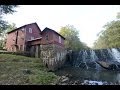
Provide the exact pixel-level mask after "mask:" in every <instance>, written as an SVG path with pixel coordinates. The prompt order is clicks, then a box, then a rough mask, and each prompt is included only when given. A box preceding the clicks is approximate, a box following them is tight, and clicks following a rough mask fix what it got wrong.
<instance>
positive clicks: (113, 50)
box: [111, 48, 120, 62]
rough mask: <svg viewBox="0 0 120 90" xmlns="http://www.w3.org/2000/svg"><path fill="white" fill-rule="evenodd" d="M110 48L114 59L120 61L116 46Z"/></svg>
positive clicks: (119, 53)
mask: <svg viewBox="0 0 120 90" xmlns="http://www.w3.org/2000/svg"><path fill="white" fill-rule="evenodd" d="M111 50H112V56H113V57H114V60H115V61H118V62H120V52H119V51H118V50H117V49H116V48H112V49H111Z"/></svg>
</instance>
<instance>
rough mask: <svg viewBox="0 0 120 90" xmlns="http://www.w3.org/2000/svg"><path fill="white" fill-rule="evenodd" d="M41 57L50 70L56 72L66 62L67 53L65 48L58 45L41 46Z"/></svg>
mask: <svg viewBox="0 0 120 90" xmlns="http://www.w3.org/2000/svg"><path fill="white" fill-rule="evenodd" d="M40 50H41V52H40V55H41V56H40V57H41V58H42V60H43V63H44V65H46V66H47V67H48V69H49V70H52V71H54V70H56V69H58V68H60V67H61V66H62V65H63V64H64V62H65V60H66V53H67V52H66V51H65V49H64V47H61V46H59V45H56V44H49V45H41V46H40Z"/></svg>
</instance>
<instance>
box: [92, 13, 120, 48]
mask: <svg viewBox="0 0 120 90" xmlns="http://www.w3.org/2000/svg"><path fill="white" fill-rule="evenodd" d="M117 18H119V15H117ZM104 28H105V30H103V31H102V32H101V33H100V34H99V38H98V39H97V41H96V42H95V43H94V48H96V49H101V48H112V47H120V20H119V19H117V20H116V21H115V20H113V21H111V22H109V23H107V24H106V25H105V26H104Z"/></svg>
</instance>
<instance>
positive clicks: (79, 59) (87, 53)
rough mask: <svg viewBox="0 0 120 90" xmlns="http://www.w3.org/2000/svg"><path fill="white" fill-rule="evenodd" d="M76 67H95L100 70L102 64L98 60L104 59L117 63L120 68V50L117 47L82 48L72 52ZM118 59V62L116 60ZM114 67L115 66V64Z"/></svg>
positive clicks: (73, 63)
mask: <svg viewBox="0 0 120 90" xmlns="http://www.w3.org/2000/svg"><path fill="white" fill-rule="evenodd" d="M70 56H71V57H72V58H71V59H72V60H71V61H72V65H73V66H74V67H82V68H84V67H85V68H86V69H89V68H94V69H96V70H98V71H99V70H100V69H101V68H100V67H101V66H100V65H99V64H98V63H97V62H96V61H104V62H108V63H110V64H114V65H116V68H120V65H119V63H118V62H120V52H119V51H118V50H117V49H116V48H112V49H99V50H81V51H79V52H73V53H72V54H70ZM116 61H117V62H116ZM113 67H114V66H113Z"/></svg>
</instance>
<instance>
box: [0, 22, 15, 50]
mask: <svg viewBox="0 0 120 90" xmlns="http://www.w3.org/2000/svg"><path fill="white" fill-rule="evenodd" d="M15 28H16V25H15V24H14V23H12V24H9V25H8V26H7V27H6V29H5V30H0V31H2V33H0V49H3V48H4V47H5V43H6V37H7V32H10V31H12V30H14V29H15Z"/></svg>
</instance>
